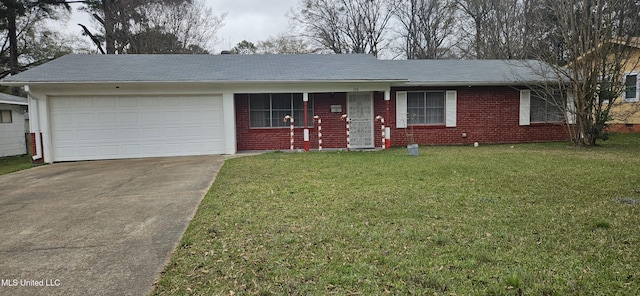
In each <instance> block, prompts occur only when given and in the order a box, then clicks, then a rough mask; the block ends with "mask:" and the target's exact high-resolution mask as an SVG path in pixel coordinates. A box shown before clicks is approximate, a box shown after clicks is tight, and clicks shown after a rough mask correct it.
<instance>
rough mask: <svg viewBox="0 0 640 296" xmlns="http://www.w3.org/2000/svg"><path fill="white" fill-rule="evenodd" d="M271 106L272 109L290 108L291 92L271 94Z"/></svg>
mask: <svg viewBox="0 0 640 296" xmlns="http://www.w3.org/2000/svg"><path fill="white" fill-rule="evenodd" d="M271 106H272V108H273V109H274V110H291V94H271Z"/></svg>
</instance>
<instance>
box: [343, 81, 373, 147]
mask: <svg viewBox="0 0 640 296" xmlns="http://www.w3.org/2000/svg"><path fill="white" fill-rule="evenodd" d="M347 116H349V118H350V119H351V125H350V128H351V130H350V136H351V148H356V149H358V148H374V139H373V94H372V93H370V92H366V93H350V94H348V96H347Z"/></svg>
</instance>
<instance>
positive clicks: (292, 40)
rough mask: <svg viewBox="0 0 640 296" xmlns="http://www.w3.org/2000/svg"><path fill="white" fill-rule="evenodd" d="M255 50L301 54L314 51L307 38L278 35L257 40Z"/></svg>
mask: <svg viewBox="0 0 640 296" xmlns="http://www.w3.org/2000/svg"><path fill="white" fill-rule="evenodd" d="M256 52H258V53H261V54H303V53H314V52H315V50H313V49H311V48H310V45H309V43H308V42H307V40H305V39H303V38H300V37H296V36H291V35H278V36H277V37H272V38H268V39H266V40H263V41H259V42H258V44H257V45H256Z"/></svg>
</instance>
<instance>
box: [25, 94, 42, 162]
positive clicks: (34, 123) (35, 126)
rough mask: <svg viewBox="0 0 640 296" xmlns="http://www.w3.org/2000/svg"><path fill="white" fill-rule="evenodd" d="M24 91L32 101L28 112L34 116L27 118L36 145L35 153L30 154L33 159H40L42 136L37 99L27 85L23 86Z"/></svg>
mask: <svg viewBox="0 0 640 296" xmlns="http://www.w3.org/2000/svg"><path fill="white" fill-rule="evenodd" d="M24 91H25V92H26V93H27V95H28V96H29V102H33V107H34V108H33V109H35V110H33V111H32V110H29V111H30V113H29V114H34V115H35V116H30V118H29V129H30V130H31V131H30V132H31V133H32V134H34V140H35V146H36V154H35V155H34V156H32V157H31V158H32V160H33V161H37V160H41V159H42V137H41V136H40V114H39V113H40V112H39V111H40V109H39V108H38V99H37V97H36V96H34V95H33V93H32V92H31V90H30V89H29V86H28V85H25V86H24Z"/></svg>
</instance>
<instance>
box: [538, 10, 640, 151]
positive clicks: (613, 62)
mask: <svg viewBox="0 0 640 296" xmlns="http://www.w3.org/2000/svg"><path fill="white" fill-rule="evenodd" d="M544 3H545V5H546V7H547V8H548V11H552V12H553V13H554V14H555V18H554V19H555V21H556V22H557V23H556V24H555V26H557V28H556V30H551V31H549V33H556V34H558V35H557V36H554V37H553V38H554V39H555V40H559V42H561V43H562V49H563V50H562V54H561V56H562V57H565V58H566V59H567V60H568V61H569V62H568V63H566V65H563V63H558V55H557V53H556V52H554V51H553V47H549V48H548V49H547V51H544V50H542V49H541V48H538V49H537V52H535V53H531V54H532V55H535V57H536V58H538V59H539V60H542V61H546V62H548V63H549V64H551V65H553V67H552V68H553V70H552V71H551V72H552V73H550V74H551V75H547V76H548V78H550V81H555V82H554V83H551V84H545V85H541V86H540V87H541V88H543V89H546V90H547V93H552V92H557V91H561V92H568V93H570V97H569V101H568V102H567V104H562V105H561V106H559V107H563V110H564V113H565V114H567V117H568V118H567V119H568V120H567V122H568V123H574V124H572V125H570V126H569V131H570V134H571V139H572V142H573V143H574V144H575V145H580V146H586V145H595V144H596V141H597V140H600V139H606V138H607V134H606V133H605V128H606V125H607V122H609V121H610V120H611V119H612V117H611V114H610V111H611V107H612V106H614V105H615V103H616V101H617V100H618V98H619V97H620V95H621V93H622V91H623V89H624V81H623V75H622V73H623V69H625V68H628V67H629V66H634V65H637V64H638V60H636V59H634V58H632V56H633V55H632V48H631V47H630V46H629V45H630V42H631V41H632V40H633V39H632V37H631V36H630V34H631V33H632V31H631V30H634V29H635V28H637V27H638V25H640V23H639V21H640V18H639V17H638V16H639V15H640V7H639V3H636V1H628V0H571V1H555V0H546V1H545V2H544ZM540 21H544V20H540Z"/></svg>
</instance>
